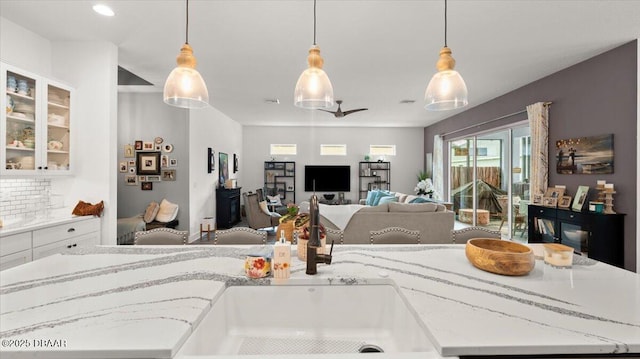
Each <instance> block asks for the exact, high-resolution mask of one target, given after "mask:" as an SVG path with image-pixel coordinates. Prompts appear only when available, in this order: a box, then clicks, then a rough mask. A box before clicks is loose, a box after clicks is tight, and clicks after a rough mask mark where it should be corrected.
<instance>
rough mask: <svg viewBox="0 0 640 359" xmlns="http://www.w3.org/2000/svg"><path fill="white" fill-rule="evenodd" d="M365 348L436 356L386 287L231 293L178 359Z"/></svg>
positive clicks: (234, 289) (415, 322)
mask: <svg viewBox="0 0 640 359" xmlns="http://www.w3.org/2000/svg"><path fill="white" fill-rule="evenodd" d="M367 345H370V346H376V347H379V348H381V349H382V350H383V351H384V352H385V353H409V352H422V353H425V352H431V354H432V355H433V356H435V357H438V356H439V355H438V354H437V352H436V351H435V349H434V347H433V345H432V344H431V342H430V341H429V339H428V338H427V334H426V330H425V328H424V327H423V324H422V322H420V321H418V320H417V319H416V317H415V314H414V312H413V309H411V308H410V307H408V306H407V304H406V303H405V300H404V298H403V297H402V295H401V294H400V293H399V292H398V291H397V290H396V288H395V286H394V285H392V284H382V285H266V286H234V287H229V288H227V289H226V290H225V291H224V293H223V294H222V295H221V296H220V298H219V299H218V300H217V301H216V302H215V303H214V304H213V306H212V308H211V310H210V311H209V313H208V314H207V315H206V316H205V317H204V319H203V320H202V322H201V323H200V324H199V325H198V327H197V328H196V330H195V331H194V332H193V334H192V335H191V336H190V337H189V339H187V341H186V342H185V344H184V345H183V346H182V348H181V349H180V351H179V352H178V356H177V358H180V357H181V356H188V357H190V358H191V357H193V356H207V357H211V356H218V355H262V356H264V355H280V354H294V355H302V354H326V353H354V354H357V353H358V352H359V350H360V349H361V348H362V347H363V346H367ZM432 355H428V356H426V357H431V356H432ZM394 357H397V356H394ZM423 357H424V356H423Z"/></svg>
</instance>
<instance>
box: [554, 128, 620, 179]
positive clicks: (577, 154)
mask: <svg viewBox="0 0 640 359" xmlns="http://www.w3.org/2000/svg"><path fill="white" fill-rule="evenodd" d="M556 150H557V152H556V171H557V172H558V173H560V174H607V173H613V134H608V135H601V136H592V137H580V138H569V139H566V140H559V141H556Z"/></svg>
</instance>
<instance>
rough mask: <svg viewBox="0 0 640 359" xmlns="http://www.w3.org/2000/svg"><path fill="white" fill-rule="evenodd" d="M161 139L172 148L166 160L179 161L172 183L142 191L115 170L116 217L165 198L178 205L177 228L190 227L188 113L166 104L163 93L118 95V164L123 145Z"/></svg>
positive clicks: (121, 155) (140, 209)
mask: <svg viewBox="0 0 640 359" xmlns="http://www.w3.org/2000/svg"><path fill="white" fill-rule="evenodd" d="M156 137H162V138H163V139H164V142H163V144H166V143H169V144H172V145H173V151H172V152H171V153H165V152H162V154H167V155H169V158H175V159H177V160H178V165H177V166H176V167H170V168H169V169H175V170H176V180H175V181H165V182H153V190H151V191H143V190H141V189H140V183H139V182H138V184H137V185H136V186H129V185H127V184H126V183H125V175H128V174H129V173H120V172H118V169H116V172H117V173H118V218H123V217H132V216H135V215H137V214H140V213H142V212H144V210H145V209H146V207H147V205H148V204H149V203H150V202H151V201H156V202H158V203H160V201H162V199H163V198H166V199H167V200H168V201H170V202H172V203H176V204H178V205H179V206H180V210H179V211H178V220H179V221H180V224H179V225H178V229H180V230H186V229H188V228H189V112H188V111H187V110H184V109H180V108H177V107H172V106H169V105H166V104H165V103H164V102H163V101H162V93H119V94H118V163H119V162H120V161H125V160H129V158H124V145H126V144H131V145H133V144H134V143H135V141H136V140H142V141H153V140H154V138H156Z"/></svg>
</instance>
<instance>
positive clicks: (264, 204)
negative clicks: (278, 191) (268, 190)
mask: <svg viewBox="0 0 640 359" xmlns="http://www.w3.org/2000/svg"><path fill="white" fill-rule="evenodd" d="M258 206H260V209H261V210H262V212H264V213H265V214H266V215H268V216H270V215H271V212H269V207H267V201H260V203H258Z"/></svg>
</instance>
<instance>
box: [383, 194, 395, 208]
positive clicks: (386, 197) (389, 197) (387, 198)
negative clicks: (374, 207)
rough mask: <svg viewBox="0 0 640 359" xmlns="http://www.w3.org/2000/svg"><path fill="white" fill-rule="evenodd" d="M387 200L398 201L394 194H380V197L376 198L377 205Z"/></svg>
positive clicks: (387, 201)
mask: <svg viewBox="0 0 640 359" xmlns="http://www.w3.org/2000/svg"><path fill="white" fill-rule="evenodd" d="M389 202H398V197H396V196H391V195H389V196H382V197H380V199H379V200H378V206H379V205H381V204H385V203H389Z"/></svg>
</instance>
